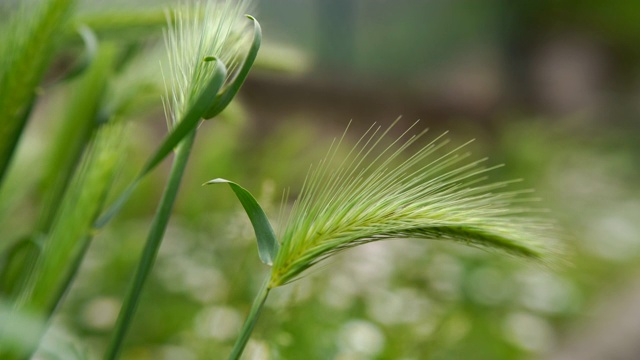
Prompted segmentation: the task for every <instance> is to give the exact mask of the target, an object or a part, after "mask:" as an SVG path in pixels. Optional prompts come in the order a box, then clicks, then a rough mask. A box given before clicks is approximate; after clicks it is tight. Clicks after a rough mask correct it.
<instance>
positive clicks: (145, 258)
mask: <svg viewBox="0 0 640 360" xmlns="http://www.w3.org/2000/svg"><path fill="white" fill-rule="evenodd" d="M195 136H196V129H195V128H194V129H192V131H191V132H190V133H189V134H188V135H187V137H186V138H185V139H184V140H183V142H181V143H180V145H179V146H178V149H177V150H176V157H175V159H174V162H173V166H172V167H171V172H170V174H169V180H168V182H167V186H166V187H165V189H164V193H163V194H162V199H161V200H160V204H159V205H158V209H157V211H156V214H155V216H154V218H153V222H152V224H151V229H150V230H149V234H148V236H147V240H146V242H145V247H144V250H143V252H142V256H141V258H140V261H139V262H138V267H137V269H136V273H135V275H134V279H133V281H132V282H131V284H130V286H129V289H128V290H127V294H126V296H125V299H124V303H123V304H122V308H121V309H120V314H119V316H118V321H117V323H116V327H115V329H114V332H113V334H112V336H111V341H110V343H109V347H108V348H107V352H106V353H105V356H104V359H105V360H106V359H109V360H113V359H116V358H117V357H118V354H119V353H120V350H121V348H122V344H123V342H124V339H125V337H126V335H127V331H128V330H129V328H130V326H131V323H132V322H133V317H134V314H135V312H136V309H137V307H138V302H139V300H140V294H142V290H143V287H144V284H145V282H146V280H147V277H148V276H149V273H150V272H151V269H152V268H153V264H154V262H155V259H156V256H157V254H158V249H159V248H160V244H161V242H162V238H163V236H164V232H165V230H166V228H167V224H168V223H169V218H170V217H171V211H172V209H173V204H174V202H175V199H176V196H177V194H178V190H179V188H180V182H181V180H182V175H183V174H184V170H185V168H186V166H187V161H188V159H189V154H190V152H191V148H192V146H193V142H194V140H195Z"/></svg>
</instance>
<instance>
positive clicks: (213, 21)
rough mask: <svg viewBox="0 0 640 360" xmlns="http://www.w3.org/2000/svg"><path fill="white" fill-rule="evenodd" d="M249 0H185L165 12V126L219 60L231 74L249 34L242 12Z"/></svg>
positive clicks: (182, 111)
mask: <svg viewBox="0 0 640 360" xmlns="http://www.w3.org/2000/svg"><path fill="white" fill-rule="evenodd" d="M249 6H250V1H247V0H237V1H205V2H204V3H203V2H200V1H196V0H193V1H188V2H185V3H183V4H182V6H180V7H178V8H176V9H175V10H173V12H172V13H171V14H168V15H167V19H168V22H169V28H168V30H167V31H166V32H165V46H166V48H167V52H168V55H169V56H168V57H169V61H168V65H169V72H170V79H167V80H168V82H169V83H168V84H167V95H166V97H165V99H164V103H165V111H166V115H167V120H168V121H169V126H170V127H173V125H175V123H176V122H178V121H180V119H182V117H183V116H184V115H185V112H186V111H187V109H189V108H190V107H191V106H193V105H194V102H195V101H196V99H197V98H198V96H199V95H200V94H201V92H202V91H204V88H205V87H206V85H207V83H208V82H209V80H210V79H211V78H212V77H213V75H214V71H215V66H217V65H216V64H218V62H217V61H214V60H216V59H218V60H220V61H221V62H222V63H223V64H224V65H225V66H226V70H227V74H228V76H232V74H233V73H234V70H235V69H236V68H237V67H238V66H239V63H240V60H241V57H242V54H243V53H244V52H245V51H246V48H248V46H249V45H248V42H249V41H250V40H251V38H250V37H249V36H245V35H246V34H244V33H243V32H244V30H246V28H245V25H246V24H247V22H246V21H244V20H246V19H244V16H243V15H244V14H245V13H246V12H247V10H248V8H249Z"/></svg>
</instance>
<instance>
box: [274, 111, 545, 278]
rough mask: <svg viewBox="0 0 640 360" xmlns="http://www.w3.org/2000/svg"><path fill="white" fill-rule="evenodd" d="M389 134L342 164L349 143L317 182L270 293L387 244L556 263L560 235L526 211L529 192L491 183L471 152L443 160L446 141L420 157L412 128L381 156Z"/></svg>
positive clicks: (314, 177) (376, 132)
mask: <svg viewBox="0 0 640 360" xmlns="http://www.w3.org/2000/svg"><path fill="white" fill-rule="evenodd" d="M394 124H395V123H394ZM414 126H415V124H414ZM391 127H393V125H392V126H391ZM391 127H389V128H388V129H387V130H386V131H381V127H380V126H372V127H371V128H370V129H369V130H368V131H367V132H366V133H365V134H364V135H363V136H362V138H360V140H359V141H358V143H357V145H356V146H355V147H354V148H353V149H352V150H351V151H350V152H349V153H348V155H347V156H345V157H342V158H341V159H338V157H339V156H338V154H339V149H340V147H341V143H342V139H341V140H340V141H338V142H337V144H336V145H335V146H332V149H331V150H330V151H329V153H328V154H327V157H326V158H325V159H324V160H323V161H322V162H321V163H320V165H319V166H318V167H317V168H316V169H315V170H314V171H311V172H310V175H309V176H308V178H307V180H306V181H305V184H304V186H303V189H302V191H301V194H300V196H299V198H298V200H296V202H295V203H294V206H293V209H292V210H291V213H290V215H289V218H288V220H287V221H286V225H285V230H284V233H283V234H282V237H281V242H282V244H281V247H280V251H279V252H278V255H277V257H276V259H275V261H274V265H273V270H272V275H271V281H270V285H269V287H270V288H274V287H277V286H280V285H283V284H286V283H288V282H291V281H293V280H295V279H296V278H297V277H298V276H299V275H300V274H301V273H302V272H303V271H305V270H306V269H308V268H309V267H311V266H313V265H314V264H316V263H318V262H319V261H322V260H323V259H325V258H327V257H329V256H331V255H333V254H335V253H336V252H338V251H341V250H343V249H346V248H350V247H354V246H357V245H360V244H363V243H367V242H371V241H377V240H383V239H393V238H423V239H446V240H453V241H458V242H462V243H465V244H469V245H473V246H479V247H483V248H488V249H497V250H501V251H504V252H507V253H510V254H513V255H516V256H521V257H525V258H531V259H536V260H545V259H546V258H547V257H548V255H549V254H550V253H551V250H550V247H549V241H548V240H549V238H550V235H549V234H550V229H551V228H552V227H551V225H550V224H549V222H548V221H546V220H541V219H539V218H537V216H536V215H535V214H534V213H535V212H536V210H534V209H533V208H531V207H529V206H528V205H527V204H528V203H530V202H531V201H533V200H534V199H533V198H530V197H527V196H526V194H528V193H529V191H508V190H506V189H507V187H508V185H509V184H510V183H512V182H511V181H503V182H497V183H487V182H486V181H485V178H486V175H487V173H488V172H489V171H491V170H492V169H495V168H496V166H494V167H485V166H484V165H483V164H484V162H485V161H486V159H480V160H475V161H473V160H468V157H469V154H468V153H463V152H462V150H463V148H464V147H465V146H466V144H463V145H462V146H459V147H456V148H453V149H452V150H445V148H446V146H447V143H448V140H447V139H446V138H445V135H446V133H445V134H443V135H441V136H438V137H436V138H435V139H434V140H432V141H431V142H429V143H428V144H427V145H424V146H422V147H420V148H419V149H418V150H417V151H415V152H412V151H411V149H412V148H413V147H415V146H417V141H418V139H420V138H421V137H422V136H423V134H424V133H425V132H426V131H424V132H422V133H419V134H417V135H410V132H411V128H410V129H409V130H407V131H406V132H405V133H404V134H402V135H401V136H400V137H398V138H397V139H396V140H395V141H393V142H392V143H391V145H389V146H387V147H386V148H383V147H382V144H383V143H384V141H385V140H386V139H385V135H386V134H387V133H388V132H389V130H390V129H391ZM412 127H413V126H412ZM378 148H381V151H380V150H379V149H378ZM400 159H406V160H404V161H400Z"/></svg>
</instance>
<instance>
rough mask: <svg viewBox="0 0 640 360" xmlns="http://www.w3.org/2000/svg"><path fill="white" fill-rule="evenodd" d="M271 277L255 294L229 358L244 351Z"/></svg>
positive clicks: (231, 358)
mask: <svg viewBox="0 0 640 360" xmlns="http://www.w3.org/2000/svg"><path fill="white" fill-rule="evenodd" d="M270 279H271V277H268V278H267V279H266V280H265V282H264V284H262V287H261V288H260V291H259V292H258V294H257V295H256V297H255V299H253V304H252V305H251V310H250V311H249V315H248V316H247V320H245V322H244V325H242V330H240V336H238V340H236V343H235V344H234V345H233V351H231V355H229V360H237V359H240V355H242V352H243V351H244V348H245V346H247V342H248V341H249V338H250V337H251V333H252V332H253V327H254V326H255V325H256V321H258V316H260V310H262V306H263V305H264V302H265V301H266V300H267V296H268V295H269V290H271V289H269V280H270Z"/></svg>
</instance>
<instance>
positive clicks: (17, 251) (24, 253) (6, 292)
mask: <svg viewBox="0 0 640 360" xmlns="http://www.w3.org/2000/svg"><path fill="white" fill-rule="evenodd" d="M40 251H42V248H41V246H40V245H39V244H38V243H37V242H36V241H34V240H33V239H32V238H31V237H27V238H24V239H22V240H20V241H18V242H16V243H15V244H13V245H12V246H11V247H10V248H8V249H6V251H5V252H4V253H3V254H2V257H1V258H0V298H3V299H13V298H14V296H15V295H16V292H17V290H18V289H19V288H20V284H21V281H22V280H23V279H24V276H23V275H24V269H25V268H27V267H28V263H29V262H30V260H31V259H32V255H33V254H39V253H40Z"/></svg>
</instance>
